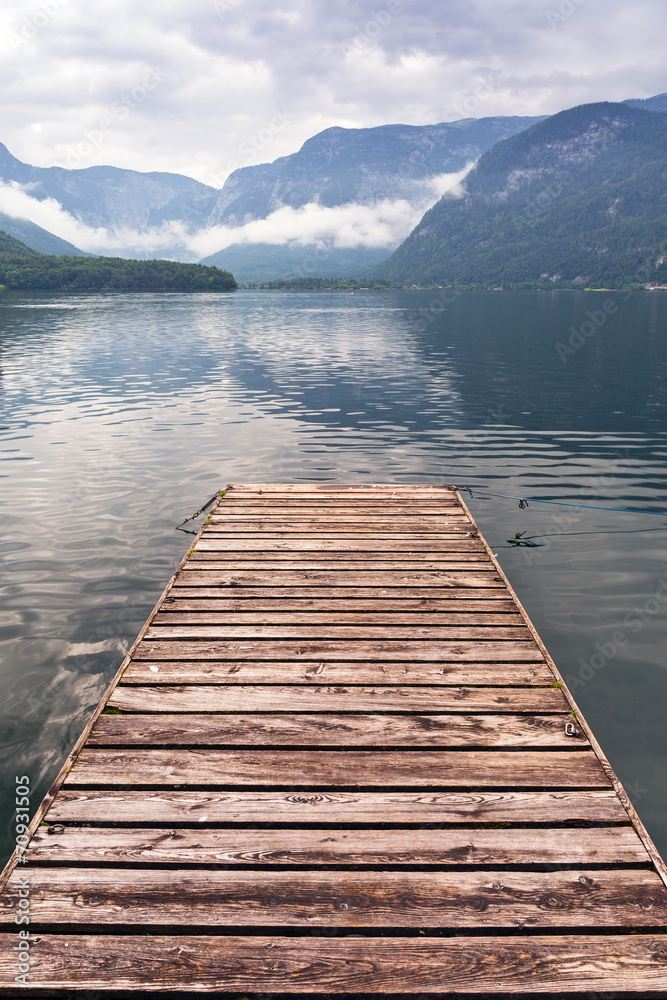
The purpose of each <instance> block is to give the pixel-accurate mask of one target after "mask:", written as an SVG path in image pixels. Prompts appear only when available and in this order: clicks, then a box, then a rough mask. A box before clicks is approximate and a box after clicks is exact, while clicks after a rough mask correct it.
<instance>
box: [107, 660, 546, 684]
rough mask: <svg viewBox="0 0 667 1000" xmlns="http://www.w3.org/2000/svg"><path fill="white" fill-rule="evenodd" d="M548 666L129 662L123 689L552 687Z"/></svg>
mask: <svg viewBox="0 0 667 1000" xmlns="http://www.w3.org/2000/svg"><path fill="white" fill-rule="evenodd" d="M553 682H554V678H553V674H552V673H551V670H550V669H549V667H548V666H547V664H546V663H529V664H523V663H392V662H388V663H364V662H363V661H360V662H354V663H335V662H323V663H318V662H317V661H313V662H305V663H302V662H299V661H298V660H296V661H295V660H292V661H286V662H284V663H280V662H272V661H268V662H266V663H252V662H244V661H242V660H241V661H238V662H235V661H229V660H211V661H206V660H194V661H188V660H186V661H183V662H181V661H178V660H174V661H170V660H166V661H164V660H163V661H158V662H153V661H151V660H133V661H132V662H131V663H130V664H129V665H128V667H127V669H126V670H125V673H124V674H123V678H122V682H121V683H122V685H123V686H125V685H127V684H187V685H192V684H315V685H322V684H326V685H329V686H334V685H340V684H345V685H356V684H360V685H362V686H363V685H374V684H382V685H392V684H397V685H403V684H410V685H423V684H436V685H440V684H444V685H450V686H451V685H459V686H461V685H463V686H470V685H477V686H479V685H485V686H491V687H492V686H498V687H512V686H516V687H525V686H530V687H533V686H541V687H544V686H552V685H553Z"/></svg>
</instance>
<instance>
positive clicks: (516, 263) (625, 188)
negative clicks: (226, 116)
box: [374, 103, 667, 287]
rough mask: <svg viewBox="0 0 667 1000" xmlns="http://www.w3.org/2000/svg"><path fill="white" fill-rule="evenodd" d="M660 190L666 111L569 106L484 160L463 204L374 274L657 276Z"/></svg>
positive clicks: (420, 280)
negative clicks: (569, 107)
mask: <svg viewBox="0 0 667 1000" xmlns="http://www.w3.org/2000/svg"><path fill="white" fill-rule="evenodd" d="M666 182H667V115H666V114H663V113H655V112H651V111H645V110H643V109H640V108H635V107H633V106H631V105H628V104H612V103H600V104H587V105H582V106H581V107H578V108H572V109H570V110H569V111H563V112H561V113H560V114H557V115H553V116H552V117H551V118H548V119H547V120H546V121H543V122H540V123H539V124H538V125H535V126H533V127H532V128H530V129H528V130H527V131H525V132H522V133H521V134H519V135H516V136H514V137H512V138H510V139H507V140H506V141H505V142H502V143H499V144H498V145H496V146H494V147H493V149H491V150H489V152H488V153H485V154H484V155H483V156H482V157H481V158H480V160H479V162H478V164H477V166H476V167H475V169H474V170H472V171H471V173H470V174H469V175H468V177H467V178H466V181H465V184H464V187H465V194H464V196H463V197H462V198H458V199H456V198H452V197H447V196H446V195H445V196H444V197H443V198H442V199H441V200H440V201H439V202H438V203H437V204H436V205H435V206H434V207H433V208H432V209H431V210H430V211H428V212H427V213H426V215H425V216H424V217H423V219H422V220H421V222H420V223H419V225H418V226H417V227H416V228H415V229H414V231H413V232H412V233H411V234H410V236H409V237H408V238H407V239H406V240H405V242H404V243H403V244H401V246H400V247H399V248H398V250H397V251H396V252H395V253H394V254H393V255H392V256H391V257H390V258H389V260H388V261H387V262H386V263H384V264H381V265H380V266H379V267H378V268H377V270H376V272H374V273H375V274H376V275H377V276H378V277H381V278H385V279H389V280H392V281H395V282H398V283H400V284H418V285H419V284H429V285H450V284H453V285H457V284H458V285H461V284H467V285H470V284H472V285H475V284H479V285H484V286H493V287H495V286H511V287H516V286H517V285H519V286H520V285H521V284H522V283H527V284H539V283H540V282H543V283H547V284H548V283H551V284H556V283H560V284H568V283H574V284H591V285H595V286H599V285H603V286H605V287H613V286H617V285H619V284H624V283H632V282H633V281H634V282H636V283H644V282H645V281H647V280H649V277H652V279H653V280H657V281H659V280H664V278H665V276H667V266H666V265H665V261H666V260H667V244H666V239H667V183H666ZM647 268H648V271H647Z"/></svg>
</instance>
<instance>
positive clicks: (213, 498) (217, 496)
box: [175, 490, 225, 530]
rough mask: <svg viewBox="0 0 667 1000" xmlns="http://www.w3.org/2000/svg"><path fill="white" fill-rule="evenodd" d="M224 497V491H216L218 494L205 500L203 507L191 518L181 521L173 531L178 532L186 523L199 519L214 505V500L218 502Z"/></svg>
mask: <svg viewBox="0 0 667 1000" xmlns="http://www.w3.org/2000/svg"><path fill="white" fill-rule="evenodd" d="M224 495H225V491H224V490H218V492H217V493H214V494H213V496H212V497H211V499H210V500H207V501H206V503H205V504H204V506H203V507H200V508H199V510H198V511H196V512H195V513H194V514H193V515H192V517H186V519H185V520H184V521H181V523H180V524H177V525H176V529H175V530H178V529H179V528H182V527H183V525H184V524H187V523H188V521H194V520H195V519H196V518H198V517H201V515H202V514H205V513H206V511H207V510H208V509H209V507H210V506H211V505H212V504H214V503H215V501H216V500H219V499H220V498H221V497H224Z"/></svg>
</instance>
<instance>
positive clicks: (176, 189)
mask: <svg viewBox="0 0 667 1000" xmlns="http://www.w3.org/2000/svg"><path fill="white" fill-rule="evenodd" d="M0 180H1V181H4V182H5V183H10V182H12V181H14V182H16V183H18V184H21V185H30V187H29V192H28V193H29V194H30V196H31V197H32V198H37V199H38V200H39V201H42V200H44V199H46V198H54V199H55V200H56V201H57V202H59V203H60V204H61V205H62V207H63V208H64V209H65V211H66V212H69V213H70V215H73V216H74V218H75V219H78V220H79V222H83V223H84V224H85V225H87V226H92V227H94V228H98V227H104V228H108V229H122V228H127V229H133V230H139V231H143V230H146V229H147V228H148V227H150V226H160V225H161V224H162V223H164V222H170V221H172V220H174V219H178V220H179V221H181V222H184V223H185V225H186V227H188V228H191V229H197V228H199V226H200V225H201V224H202V221H203V220H205V219H206V217H207V215H208V214H209V213H210V211H211V209H212V208H213V206H214V205H215V202H216V199H217V197H218V193H219V192H218V190H217V189H216V188H213V187H209V186H208V185H207V184H201V183H200V182H199V181H196V180H193V179H192V178H191V177H185V176H183V175H182V174H168V173H159V172H156V173H140V172H139V171H137V170H123V169H121V168H120V167H84V168H82V169H76V170H67V169H65V168H64V167H32V166H30V165H29V164H27V163H22V162H21V161H20V160H17V159H16V157H15V156H12V154H11V153H10V152H9V150H8V149H7V147H6V146H3V145H2V143H0Z"/></svg>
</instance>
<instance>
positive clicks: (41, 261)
mask: <svg viewBox="0 0 667 1000" xmlns="http://www.w3.org/2000/svg"><path fill="white" fill-rule="evenodd" d="M0 285H3V286H4V287H5V288H6V289H15V290H21V291H65V292H99V291H110V292H229V291H233V290H234V289H235V288H236V281H235V280H234V277H233V275H231V274H230V273H229V271H221V270H220V269H219V268H217V267H205V266H204V265H203V264H181V263H178V262H177V261H172V260H125V259H124V258H122V257H52V256H49V255H47V254H40V253H36V252H35V251H33V250H30V249H29V248H28V247H25V246H24V245H23V244H22V243H20V242H19V241H18V240H15V239H13V238H12V237H10V236H7V235H6V234H5V233H0Z"/></svg>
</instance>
